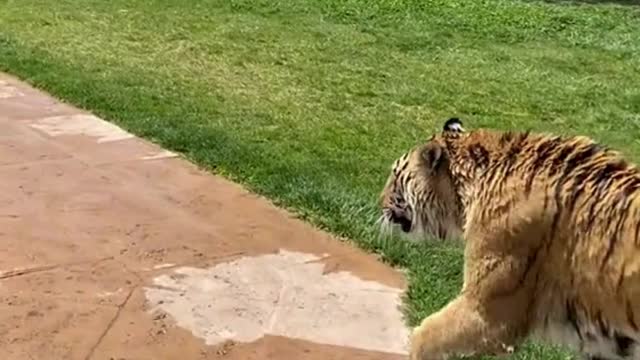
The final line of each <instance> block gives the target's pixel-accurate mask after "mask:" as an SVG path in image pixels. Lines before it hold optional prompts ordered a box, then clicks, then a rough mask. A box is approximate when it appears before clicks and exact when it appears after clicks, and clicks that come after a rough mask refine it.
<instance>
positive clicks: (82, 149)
mask: <svg viewBox="0 0 640 360" xmlns="http://www.w3.org/2000/svg"><path fill="white" fill-rule="evenodd" d="M0 176H1V178H2V181H0V244H1V246H0V359H7V360H22V359H25V360H27V359H30V360H34V359H37V360H40V359H42V360H56V359H64V360H73V359H106V360H109V359H112V360H116V359H127V360H133V359H136V360H138V359H153V360H156V359H238V360H240V359H242V360H249V359H286V360H288V359H345V360H347V359H349V360H354V359H362V360H364V359H370V360H373V359H376V360H383V359H389V360H396V359H404V357H405V356H404V355H403V354H404V353H405V349H406V339H407V336H408V330H407V328H406V327H405V326H404V323H403V320H402V315H401V313H400V311H399V309H398V307H399V305H400V296H401V294H402V292H401V289H403V287H404V283H403V279H402V276H401V275H400V274H399V273H397V272H395V271H393V270H391V269H389V268H388V267H386V266H384V265H382V264H381V263H379V262H377V261H376V259H375V258H374V257H373V256H370V255H366V254H364V253H362V252H361V251H358V250H357V249H355V248H353V247H350V246H348V245H346V244H344V243H341V242H339V241H337V240H335V239H333V238H331V237H330V236H328V235H326V234H324V233H322V232H319V231H317V230H315V229H313V228H312V227H311V226H309V225H307V224H305V223H303V222H301V221H298V220H296V219H294V218H292V217H291V216H290V215H288V214H287V213H286V212H285V211H282V210H280V209H277V208H276V207H274V206H272V205H271V204H270V203H268V202H267V201H265V200H264V199H261V198H259V197H257V196H255V195H252V194H250V193H248V192H247V191H245V190H243V189H242V188H241V187H239V186H237V185H235V184H233V183H230V182H228V181H225V180H224V179H221V178H219V177H215V176H212V175H209V174H206V173H204V172H203V171H200V170H198V169H197V168H196V167H194V166H193V165H191V164H190V163H188V162H186V161H185V160H182V159H180V158H179V157H177V156H175V155H174V154H172V153H170V152H168V151H165V150H163V149H160V148H158V147H156V146H154V145H152V144H149V143H147V142H145V141H142V140H140V139H138V138H135V137H133V136H132V135H130V134H129V133H127V132H125V131H123V130H121V129H120V128H118V127H116V126H114V125H111V124H110V123H107V122H105V121H102V120H100V119H98V118H96V117H95V116H92V115H91V114H88V113H86V112H83V111H80V110H78V109H75V108H73V107H71V106H68V105H65V104H62V103H60V102H58V101H56V100H54V99H52V98H51V97H49V96H47V95H45V94H43V93H41V92H38V91H36V90H34V89H32V88H30V87H28V86H26V85H24V84H23V83H20V82H19V81H17V80H15V79H14V78H12V77H9V76H7V75H3V74H0Z"/></svg>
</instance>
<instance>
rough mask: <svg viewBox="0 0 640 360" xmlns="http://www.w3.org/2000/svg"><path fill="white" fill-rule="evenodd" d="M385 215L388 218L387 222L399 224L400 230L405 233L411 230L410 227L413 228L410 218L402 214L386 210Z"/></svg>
mask: <svg viewBox="0 0 640 360" xmlns="http://www.w3.org/2000/svg"><path fill="white" fill-rule="evenodd" d="M387 217H388V219H389V222H391V223H392V224H395V225H398V226H400V229H401V230H402V232H405V233H409V232H411V229H412V228H413V222H412V221H411V219H409V218H407V217H406V216H404V215H400V214H397V213H396V212H395V211H393V210H389V211H388V212H387Z"/></svg>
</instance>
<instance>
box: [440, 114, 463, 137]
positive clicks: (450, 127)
mask: <svg viewBox="0 0 640 360" xmlns="http://www.w3.org/2000/svg"><path fill="white" fill-rule="evenodd" d="M442 131H443V132H445V133H446V132H457V133H463V132H464V131H465V130H464V128H463V127H462V121H461V120H460V119H458V118H451V119H449V120H447V121H446V122H445V123H444V126H443V127H442Z"/></svg>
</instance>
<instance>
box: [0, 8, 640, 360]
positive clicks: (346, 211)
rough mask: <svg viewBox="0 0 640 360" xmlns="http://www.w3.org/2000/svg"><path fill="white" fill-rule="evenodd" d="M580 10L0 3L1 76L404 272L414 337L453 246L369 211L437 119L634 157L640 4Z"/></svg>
mask: <svg viewBox="0 0 640 360" xmlns="http://www.w3.org/2000/svg"><path fill="white" fill-rule="evenodd" d="M586 2H588V1H586V0H585V3H583V4H574V3H570V2H567V1H560V0H558V1H557V2H555V3H553V2H538V1H533V0H531V1H527V0H521V1H516V0H198V1H195V0H139V1H129V0H108V1H107V0H56V1H47V0H0V70H4V71H8V72H11V73H13V74H16V75H18V76H20V77H22V78H24V79H27V80H28V81H30V82H31V83H33V84H35V85H37V86H39V87H41V88H44V89H46V90H48V91H50V92H52V93H53V94H55V95H57V96H59V97H61V98H63V99H65V100H68V101H70V102H72V103H75V104H77V105H79V106H81V107H84V108H87V109H91V110H93V111H94V112H95V113H96V114H98V115H101V116H103V117H105V118H106V119H109V120H111V121H114V122H116V123H118V124H120V125H121V126H123V127H125V128H127V129H128V130H130V131H132V132H134V133H136V134H138V135H141V136H144V137H147V138H149V139H151V140H153V141H156V142H157V143H159V144H162V145H163V146H165V147H167V148H169V149H172V150H176V151H180V152H182V153H184V154H185V155H186V156H188V157H189V158H190V159H192V160H193V161H195V162H197V163H199V164H201V165H203V166H205V167H207V168H209V169H211V170H212V171H214V172H216V173H219V174H223V175H224V176H227V177H229V178H232V179H234V180H237V181H240V182H242V183H244V184H246V185H247V186H248V187H250V188H251V189H252V190H254V191H256V192H259V193H262V194H265V195H267V196H268V197H270V198H271V199H273V200H274V201H275V202H277V203H278V204H280V205H283V206H287V207H289V208H291V209H295V210H296V211H297V212H298V213H299V214H300V215H301V216H302V217H304V218H306V219H309V220H310V221H312V222H314V223H316V224H318V225H319V226H322V227H324V228H326V229H328V230H330V231H332V232H334V233H336V234H339V235H342V236H345V237H347V238H350V239H353V240H354V241H355V242H357V243H358V244H359V245H360V246H362V247H364V248H367V249H369V250H372V251H376V252H379V253H381V254H382V255H384V258H385V259H386V260H387V261H389V262H391V263H393V264H396V265H400V266H403V267H406V268H407V269H408V270H409V276H410V281H411V285H410V288H409V291H408V293H407V302H406V303H407V310H406V311H407V315H408V320H409V322H410V323H411V324H415V323H416V322H417V321H418V320H419V319H420V318H421V317H423V316H425V315H426V314H428V313H430V312H432V311H434V310H436V309H438V308H439V307H441V306H442V305H444V304H445V303H446V302H447V301H448V300H449V299H451V298H452V296H454V294H455V293H456V292H457V291H458V289H459V286H460V283H461V269H462V258H461V251H460V250H461V249H460V248H458V247H455V246H451V245H441V244H440V245H438V244H431V245H425V246H414V245H408V244H406V243H400V242H392V243H385V242H381V241H379V240H377V237H376V235H375V234H376V230H375V229H374V227H373V223H374V220H375V218H376V217H377V216H378V211H377V208H376V199H377V194H378V192H379V190H380V189H381V187H382V185H383V183H384V180H385V178H386V176H387V172H388V167H389V166H390V164H391V162H392V160H393V159H395V158H396V157H397V156H398V155H399V154H400V153H401V152H403V151H405V150H406V149H408V148H409V147H410V146H412V145H414V144H416V143H417V142H420V141H423V140H424V139H426V138H427V137H428V136H429V135H430V133H431V132H432V131H434V130H437V129H439V128H440V126H441V124H442V121H443V120H445V119H446V118H447V117H449V116H453V115H456V116H460V117H462V118H463V120H464V121H465V125H466V126H467V127H468V128H473V127H480V126H488V127H493V128H501V129H514V128H531V129H533V130H544V131H553V132H557V133H581V134H586V135H591V136H593V137H595V138H597V139H599V140H601V141H602V142H605V143H607V144H609V145H612V146H615V147H617V148H619V149H621V150H623V151H624V152H625V153H627V154H628V155H629V156H631V157H633V158H634V159H640V157H639V155H640V55H639V54H640V6H634V5H615V4H610V3H609V4H603V3H601V4H595V5H589V4H586ZM620 2H621V3H625V1H624V0H620ZM626 2H627V3H628V2H629V1H626ZM566 357H567V354H566V353H563V352H561V351H559V350H554V349H550V348H543V347H539V346H536V345H532V344H530V345H529V346H527V347H526V349H525V350H524V351H522V352H521V353H519V354H517V355H515V356H514V358H517V359H566Z"/></svg>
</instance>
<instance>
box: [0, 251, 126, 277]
mask: <svg viewBox="0 0 640 360" xmlns="http://www.w3.org/2000/svg"><path fill="white" fill-rule="evenodd" d="M113 259H114V258H113V256H109V257H105V258H101V259H97V260H84V261H76V262H69V263H63V264H53V265H42V266H34V267H29V268H22V269H14V270H8V271H3V272H0V280H5V279H9V278H14V277H18V276H23V275H30V274H33V273H39V272H45V271H51V270H56V269H60V268H65V267H68V266H75V265H83V264H91V265H96V264H99V263H101V262H103V261H108V260H113Z"/></svg>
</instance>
